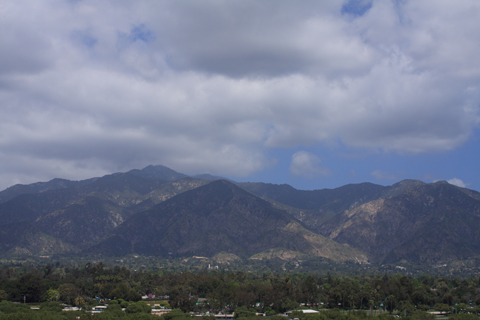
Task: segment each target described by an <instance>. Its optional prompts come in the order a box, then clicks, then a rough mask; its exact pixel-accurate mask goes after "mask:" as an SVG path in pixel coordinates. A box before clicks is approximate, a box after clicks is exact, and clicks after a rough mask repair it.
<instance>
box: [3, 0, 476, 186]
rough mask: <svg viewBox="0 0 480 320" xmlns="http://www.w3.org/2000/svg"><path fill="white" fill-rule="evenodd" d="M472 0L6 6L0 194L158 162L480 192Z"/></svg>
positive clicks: (244, 173) (295, 181) (103, 1)
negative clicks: (437, 184) (442, 183)
mask: <svg viewBox="0 0 480 320" xmlns="http://www.w3.org/2000/svg"><path fill="white" fill-rule="evenodd" d="M479 30H480V1H478V0H457V1H450V0H379V1H376V0H373V1H370V0H358V1H352V0H344V1H340V0H332V1H317V0H315V1H308V0H305V1H291V0H263V1H258V0H255V1H251V0H223V1H220V0H202V1H192V0H188V1H187V0H175V1H163V0H156V1H151V0H136V1H124V0H95V1H93V0H42V1H38V0H18V1H2V2H0V189H2V190H3V189H5V188H7V187H9V186H11V185H14V184H17V183H22V184H28V183H33V182H37V181H48V180H50V179H53V178H65V179H71V180H79V179H85V178H90V177H95V176H103V175H105V174H109V173H113V172H125V171H128V170H130V169H134V168H139V169H140V168H143V167H145V166H147V165H150V164H154V165H157V164H161V165H165V166H167V167H169V168H171V169H174V170H176V171H178V172H182V173H186V174H198V173H210V174H214V175H221V176H225V177H228V178H231V179H233V180H236V181H257V182H259V181H261V182H269V183H276V184H282V183H287V184H290V185H292V186H294V187H295V188H297V189H323V188H336V187H340V186H342V185H345V184H349V183H361V182H372V183H377V184H381V185H391V184H394V183H396V182H398V181H400V180H403V179H419V180H422V181H425V182H433V181H438V180H446V181H449V182H450V183H452V184H455V185H458V186H463V187H467V188H470V189H474V190H477V191H480V170H478V168H479V163H480V32H479Z"/></svg>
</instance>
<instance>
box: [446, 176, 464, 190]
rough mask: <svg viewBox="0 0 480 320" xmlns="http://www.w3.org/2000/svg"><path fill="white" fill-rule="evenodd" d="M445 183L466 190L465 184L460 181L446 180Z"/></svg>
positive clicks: (456, 179) (455, 179) (454, 179)
mask: <svg viewBox="0 0 480 320" xmlns="http://www.w3.org/2000/svg"><path fill="white" fill-rule="evenodd" d="M447 182H448V183H450V184H453V185H455V186H457V187H460V188H466V187H467V185H466V184H465V182H463V181H462V180H460V179H458V178H452V179H450V180H447Z"/></svg>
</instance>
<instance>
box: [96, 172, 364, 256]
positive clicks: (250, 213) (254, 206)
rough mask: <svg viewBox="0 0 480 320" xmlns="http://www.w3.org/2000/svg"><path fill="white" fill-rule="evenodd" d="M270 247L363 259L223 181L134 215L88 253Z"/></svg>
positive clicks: (205, 252)
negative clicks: (111, 235)
mask: <svg viewBox="0 0 480 320" xmlns="http://www.w3.org/2000/svg"><path fill="white" fill-rule="evenodd" d="M272 248H285V249H288V250H292V251H296V252H302V253H306V254H311V255H316V256H328V257H329V258H331V259H335V260H347V259H351V260H354V259H355V257H357V258H358V259H360V260H363V259H364V257H363V255H362V253H361V252H359V251H356V250H354V249H352V248H348V247H345V246H341V245H338V244H337V243H335V242H333V241H331V240H329V239H326V238H324V237H322V236H320V235H316V234H314V233H312V232H309V231H308V230H306V229H305V228H304V227H303V226H302V225H301V224H300V223H299V222H298V221H297V220H296V219H294V218H293V217H291V216H290V215H289V214H287V213H286V212H284V211H281V210H278V209H275V208H273V206H272V205H271V204H270V203H268V202H267V201H265V200H263V199H260V198H259V197H257V196H255V195H253V194H251V193H249V192H247V191H245V190H243V189H241V188H239V187H237V186H236V185H234V184H232V183H230V182H228V181H225V180H218V181H214V182H211V183H209V184H207V185H205V186H202V187H199V188H196V189H194V190H191V191H188V192H184V193H182V194H180V195H177V196H175V197H173V198H171V199H169V200H167V201H165V202H163V203H160V204H158V205H156V206H154V207H152V208H151V209H149V210H147V211H145V212H142V213H140V214H137V215H135V216H133V217H132V218H131V219H129V220H127V221H126V222H125V223H123V224H122V225H121V226H119V227H118V228H117V230H116V232H115V235H114V236H113V237H111V238H110V239H108V240H106V241H104V242H102V243H100V244H99V245H98V246H96V247H94V248H93V250H92V252H94V253H103V254H109V253H110V254H112V253H113V254H114V255H124V254H128V253H132V252H135V253H142V254H146V255H160V256H168V255H173V256H189V255H202V256H213V255H215V254H218V253H220V252H227V253H231V254H235V255H237V256H240V257H243V258H247V257H250V256H252V255H254V254H257V253H259V252H262V251H265V250H269V249H272Z"/></svg>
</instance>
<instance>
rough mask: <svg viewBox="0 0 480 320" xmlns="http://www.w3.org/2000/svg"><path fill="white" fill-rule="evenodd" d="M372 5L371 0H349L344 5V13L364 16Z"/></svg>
mask: <svg viewBox="0 0 480 320" xmlns="http://www.w3.org/2000/svg"><path fill="white" fill-rule="evenodd" d="M371 7H372V1H371V0H349V1H348V2H347V3H345V4H344V5H343V7H342V11H341V12H342V14H350V15H354V16H363V15H364V14H365V13H366V12H367V11H368V10H370V8H371Z"/></svg>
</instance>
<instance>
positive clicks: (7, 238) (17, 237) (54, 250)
mask: <svg viewBox="0 0 480 320" xmlns="http://www.w3.org/2000/svg"><path fill="white" fill-rule="evenodd" d="M78 251H79V250H78V248H76V247H75V246H73V245H71V244H69V243H65V242H63V241H62V240H60V239H58V238H55V237H52V236H50V235H48V234H46V233H44V232H42V231H41V230H39V229H38V228H37V227H36V226H35V225H34V224H33V223H28V222H22V223H12V224H9V225H3V226H0V254H1V255H37V256H42V255H52V254H65V253H75V252H78Z"/></svg>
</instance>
